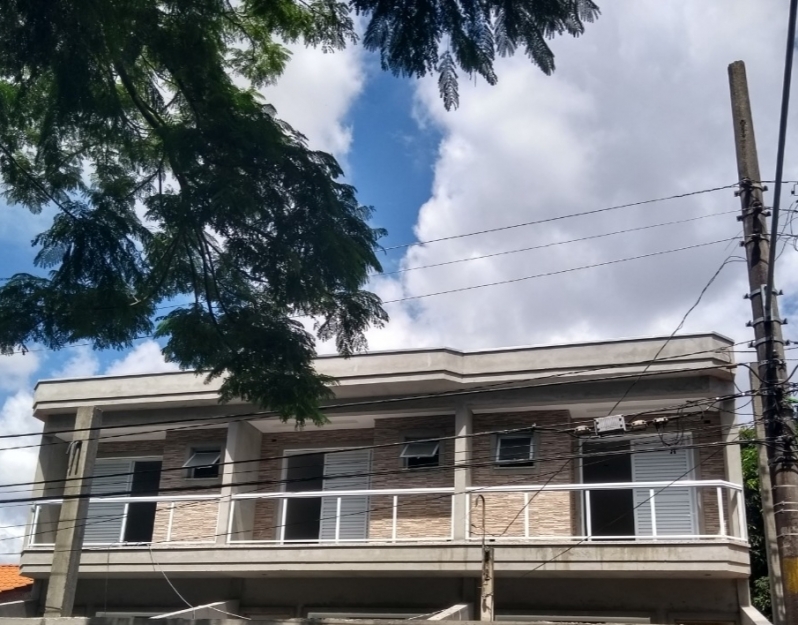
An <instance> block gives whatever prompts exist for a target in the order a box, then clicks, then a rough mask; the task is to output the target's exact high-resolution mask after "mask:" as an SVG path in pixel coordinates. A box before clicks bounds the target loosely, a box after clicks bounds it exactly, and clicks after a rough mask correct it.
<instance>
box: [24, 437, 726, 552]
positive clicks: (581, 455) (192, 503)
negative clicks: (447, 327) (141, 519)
mask: <svg viewBox="0 0 798 625" xmlns="http://www.w3.org/2000/svg"><path fill="white" fill-rule="evenodd" d="M728 427H736V426H734V425H732V426H723V429H727V428H728ZM701 429H703V428H696V430H701ZM648 437H649V438H650V439H651V444H656V442H657V441H656V440H655V439H654V438H653V435H649V436H648ZM641 440H643V439H641ZM719 444H721V445H726V444H728V443H723V442H721V441H716V442H709V443H703V444H694V445H690V446H685V448H687V447H689V448H702V447H707V446H710V447H711V446H717V445H719ZM731 444H738V443H737V442H734V443H731ZM662 450H663V449H662V448H654V449H649V450H641V451H638V452H637V453H646V452H656V451H662ZM617 453H619V452H604V453H593V454H583V453H577V454H573V455H572V456H571V458H574V459H575V458H584V457H598V456H607V455H617ZM620 453H625V452H620ZM554 458H559V459H562V455H558V456H553V457H551V458H544V459H541V460H540V461H541V462H542V461H546V460H549V459H554ZM483 464H490V465H493V466H495V464H494V462H493V460H491V461H490V462H488V463H483ZM452 466H455V465H452ZM457 466H460V467H461V468H462V467H463V465H457ZM473 466H477V465H473ZM371 473H373V472H369V474H371ZM364 475H366V474H364ZM538 477H540V476H538ZM528 478H529V476H527V475H525V476H523V477H522V478H521V481H524V480H527V479H528ZM299 481H302V480H299ZM217 490H218V489H217ZM252 492H264V491H263V490H256V491H252ZM444 496H449V494H446V495H444ZM231 497H232V494H231V495H230V496H228V497H220V498H218V501H221V500H223V499H228V498H231ZM51 501H52V500H51ZM206 503H207V500H204V501H200V502H197V501H191V502H186V503H183V504H181V505H180V506H179V507H181V508H185V507H191V506H196V505H202V504H206ZM120 519H121V516H120ZM105 521H107V519H102V520H100V521H97V522H105ZM9 527H13V526H9ZM17 527H23V526H17ZM219 535H225V533H223V534H219ZM13 538H14V537H9V539H13Z"/></svg>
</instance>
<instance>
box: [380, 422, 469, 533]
mask: <svg viewBox="0 0 798 625" xmlns="http://www.w3.org/2000/svg"><path fill="white" fill-rule="evenodd" d="M408 436H410V437H416V436H424V437H426V436H430V437H435V436H441V437H451V436H454V417H453V416H430V417H397V418H388V419H378V420H377V421H376V424H375V427H374V444H375V445H390V446H386V447H378V448H376V449H375V450H374V455H373V458H372V470H373V471H374V473H375V475H374V477H373V479H372V488H451V487H452V486H453V485H454V470H453V468H452V465H453V463H454V441H453V440H451V439H449V440H442V441H441V443H440V451H439V466H437V467H424V468H421V467H419V468H414V469H408V468H406V467H405V464H404V460H403V459H402V458H401V453H402V449H403V445H401V444H400V443H403V442H404V441H405V440H406V439H407V437H408ZM397 503H398V509H397V523H396V525H397V531H396V534H397V538H399V539H402V538H405V539H406V538H448V537H449V536H450V535H451V526H452V498H451V496H450V495H448V494H446V495H444V494H431V495H403V496H400V497H399V499H398V502H397ZM392 515H393V507H392V505H391V504H388V505H382V506H379V507H378V506H376V505H374V506H372V511H371V516H370V532H373V534H374V535H375V536H380V537H382V536H383V535H384V534H385V533H386V527H387V528H388V529H387V532H388V533H390V526H391V522H392Z"/></svg>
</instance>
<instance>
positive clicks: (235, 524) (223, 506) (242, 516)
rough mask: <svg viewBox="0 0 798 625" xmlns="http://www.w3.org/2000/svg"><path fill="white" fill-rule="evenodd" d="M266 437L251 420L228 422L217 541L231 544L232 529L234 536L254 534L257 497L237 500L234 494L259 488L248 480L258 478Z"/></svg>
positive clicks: (252, 480) (236, 538)
mask: <svg viewBox="0 0 798 625" xmlns="http://www.w3.org/2000/svg"><path fill="white" fill-rule="evenodd" d="M262 438H263V437H262V435H261V432H260V430H258V429H257V428H256V427H254V426H253V425H252V424H250V423H248V422H247V421H236V422H234V423H230V424H229V425H228V426H227V443H226V444H225V448H224V467H223V468H222V499H221V502H220V503H219V521H218V524H217V527H216V544H217V545H226V544H227V532H228V529H229V530H231V534H230V538H231V540H246V539H248V538H251V537H252V530H253V527H254V523H255V500H253V499H249V500H244V501H237V502H235V503H233V500H232V499H231V497H232V496H233V495H234V494H236V493H245V492H248V491H253V490H257V489H258V486H257V485H253V484H250V485H248V486H247V485H246V484H247V483H249V482H256V481H257V480H258V476H259V470H260V457H261V440H262ZM242 484H244V485H243V486H242ZM231 516H232V521H231Z"/></svg>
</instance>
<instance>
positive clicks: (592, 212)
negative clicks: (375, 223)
mask: <svg viewBox="0 0 798 625" xmlns="http://www.w3.org/2000/svg"><path fill="white" fill-rule="evenodd" d="M736 186H737V183H736V182H735V183H734V184H728V185H724V186H722V187H713V188H710V189H701V190H699V191H689V192H687V193H679V194H677V195H670V196H667V197H660V198H655V199H651V200H643V201H640V202H631V203H629V204H619V205H617V206H607V207H605V208H596V209H593V210H589V211H584V212H581V213H570V214H568V215H558V216H557V217H547V218H545V219H536V220H534V221H525V222H523V223H520V224H513V225H510V226H499V227H497V228H487V229H485V230H477V231H476V232H467V233H464V234H453V235H449V236H446V237H440V238H437V239H429V240H427V241H414V242H412V243H402V244H401V245H392V246H391V247H386V248H383V249H384V250H385V251H386V252H390V251H392V250H398V249H404V248H407V247H412V246H414V245H429V244H430V243H440V242H441V241H451V240H452V239H462V238H465V237H473V236H476V235H479V234H487V233H489V232H501V231H503V230H512V229H513V228H523V227H526V226H536V225H538V224H545V223H550V222H552V221H560V220H563V219H572V218H574V217H584V216H585V215H596V214H598V213H606V212H608V211H615V210H619V209H622V208H633V207H636V206H645V205H646V204H654V203H656V202H665V201H668V200H678V199H681V198H686V197H691V196H694V195H702V194H704V193H714V192H715V191H723V190H726V189H733V188H735V187H736Z"/></svg>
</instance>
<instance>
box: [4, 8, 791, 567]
mask: <svg viewBox="0 0 798 625" xmlns="http://www.w3.org/2000/svg"><path fill="white" fill-rule="evenodd" d="M598 4H599V5H600V7H601V8H602V15H601V17H600V19H599V20H598V21H597V22H596V23H595V24H592V25H591V24H589V25H588V26H587V31H586V33H585V34H584V36H582V37H580V38H577V39H573V38H570V37H566V38H558V39H555V40H553V41H552V42H551V46H552V48H553V50H554V52H555V55H556V65H557V69H556V71H555V73H554V74H553V75H552V76H545V75H544V74H543V73H541V72H540V71H539V70H538V69H537V68H535V67H534V66H533V65H532V64H531V63H530V62H529V60H528V59H527V58H526V57H525V56H523V54H518V55H516V56H514V57H511V58H506V59H501V60H499V62H498V63H497V66H496V70H497V74H498V76H499V83H498V84H497V85H496V86H493V87H491V86H489V85H487V84H486V83H485V82H484V81H482V80H481V79H477V80H473V79H469V78H468V77H467V76H461V77H460V78H461V82H460V108H459V109H458V110H456V111H449V112H447V111H445V109H444V107H443V104H442V102H441V100H440V98H439V97H438V92H437V83H436V80H435V77H427V78H424V79H421V80H408V79H400V78H396V77H393V76H392V75H390V74H387V73H384V72H382V71H381V70H380V67H379V60H378V58H376V57H375V56H374V55H372V54H370V53H367V52H365V51H364V50H363V49H362V48H360V47H357V46H355V47H350V48H348V49H346V50H345V51H343V52H338V53H334V54H325V53H323V52H322V51H320V50H314V49H306V48H302V47H295V48H294V49H293V58H292V60H291V62H290V63H289V65H288V68H287V71H286V72H285V74H284V76H282V78H281V79H280V80H279V81H278V82H277V84H276V85H274V86H272V87H270V88H268V90H267V92H266V97H267V99H268V100H269V101H270V102H271V103H272V104H274V106H275V107H276V109H277V113H278V116H280V117H281V118H282V119H284V120H285V121H287V122H289V123H290V124H291V125H293V126H294V127H295V128H297V129H298V130H300V131H302V132H303V133H304V134H305V135H306V136H307V137H308V139H309V141H310V144H311V145H312V146H313V147H316V148H318V149H322V150H326V151H329V152H332V153H333V154H335V155H336V157H337V158H338V159H339V160H340V162H341V163H342V164H343V166H344V169H345V171H346V175H347V179H348V180H349V181H350V182H351V183H352V184H354V185H355V186H356V187H357V188H358V191H359V197H360V200H361V202H362V203H364V204H369V205H372V206H374V208H375V215H374V218H373V223H374V225H375V226H377V227H384V228H386V229H387V230H388V235H387V237H386V238H385V239H383V241H382V244H383V246H384V247H385V248H386V251H385V252H384V253H382V256H381V260H382V262H383V266H384V270H385V273H384V274H383V275H382V276H378V277H375V278H374V279H373V281H372V284H371V288H372V289H373V290H375V292H377V293H378V294H379V295H380V296H381V297H382V298H383V300H384V301H386V302H390V301H392V300H401V301H398V302H394V303H387V304H386V310H387V311H388V313H389V314H390V316H391V322H390V323H389V324H388V325H387V327H385V328H384V329H381V330H372V331H370V332H369V334H368V339H369V347H370V349H371V350H384V349H394V348H407V347H429V346H441V345H445V346H449V347H454V348H459V349H480V348H491V347H504V346H511V345H531V344H551V343H562V342H573V341H587V340H605V339H617V338H628V337H636V336H646V335H653V334H660V335H668V334H670V333H671V332H673V331H674V329H675V328H676V327H677V325H678V324H679V322H680V320H681V319H682V317H683V316H684V315H685V313H686V312H687V311H688V310H689V309H690V307H691V306H692V305H693V304H694V303H695V302H696V300H697V298H698V297H699V294H700V292H701V291H702V289H703V288H704V287H705V286H706V284H707V282H708V281H709V279H710V278H711V277H712V276H713V274H714V273H715V272H716V271H717V270H718V268H719V267H720V266H721V264H722V263H723V261H724V260H725V259H727V258H729V257H732V260H733V261H734V262H730V263H728V264H726V266H725V267H724V268H723V270H722V271H721V272H720V274H719V275H718V277H717V279H716V280H715V281H714V282H713V283H712V285H711V286H710V287H709V289H708V290H707V291H706V293H705V294H704V296H703V298H702V299H701V301H700V304H699V305H698V306H697V307H696V308H695V310H694V311H693V312H692V313H691V314H690V315H689V317H688V318H687V320H686V322H685V324H684V327H683V330H682V331H683V332H704V331H716V332H720V333H722V334H725V335H727V336H729V337H731V338H732V339H734V340H735V341H744V340H747V339H749V338H751V336H752V333H751V330H750V329H749V328H746V326H745V324H746V321H747V320H748V319H749V318H750V310H749V307H748V302H746V301H745V300H744V299H743V294H744V293H745V292H746V291H747V288H746V274H745V265H744V264H743V263H742V262H738V259H739V258H741V257H740V254H741V253H742V249H741V248H740V247H739V244H738V242H737V240H730V239H732V238H734V237H738V236H739V233H740V224H739V223H738V222H737V220H736V215H735V211H736V210H738V209H739V200H738V199H737V198H735V196H734V193H733V190H732V189H725V190H721V191H715V192H707V193H700V194H695V195H690V196H688V197H685V198H682V199H675V200H669V201H661V202H653V203H647V204H642V205H639V206H636V207H629V208H619V209H615V210H607V211H604V212H600V213H595V214H593V215H590V216H582V217H573V218H571V217H564V216H567V215H570V214H573V213H581V212H586V211H592V210H596V209H601V208H608V207H613V206H617V205H621V204H627V203H635V202H641V201H645V200H651V199H656V198H664V197H668V196H672V195H679V194H686V193H692V192H696V191H703V190H706V189H712V188H716V187H724V186H727V185H731V184H733V183H735V182H736V181H737V180H736V178H737V173H736V172H737V169H736V165H735V160H734V138H733V129H732V124H731V113H730V103H729V90H728V78H727V66H728V64H729V63H730V62H732V61H735V60H738V59H739V60H744V61H745V63H746V66H747V70H748V79H749V86H750V90H751V100H752V107H753V114H754V122H755V130H756V135H757V142H758V147H759V155H760V164H761V169H762V172H763V177H764V178H766V179H772V178H773V176H774V170H775V155H776V138H777V130H778V128H777V125H778V116H779V103H780V94H781V79H782V71H783V69H782V68H783V57H784V46H785V37H786V21H787V3H786V2H779V1H777V0H759V1H757V2H751V1H750V0H749V1H744V0H702V1H701V2H688V1H686V0H683V1H676V2H667V3H663V2H658V1H654V0H612V2H607V1H606V0H598ZM793 110H798V103H796V105H795V106H794V107H793ZM796 117H797V114H795V113H794V114H792V115H791V117H790V128H791V132H790V133H789V134H788V140H787V153H786V154H787V158H786V165H785V179H787V180H798V159H796V156H798V146H796V142H795V141H794V138H795V137H796V134H797V133H798V125H796V124H798V119H797V118H796ZM771 186H772V185H771ZM791 191H792V185H786V186H785V187H784V194H783V205H782V207H783V208H788V207H789V206H790V204H791V203H792V202H793V200H794V199H795V198H794V197H793V195H792V194H791ZM771 198H772V193H769V194H768V195H767V198H766V202H768V201H770V199H771ZM0 211H1V212H0V268H2V270H1V271H2V275H3V276H6V275H10V274H11V273H14V272H16V271H26V270H29V269H30V268H31V261H32V258H33V255H34V253H35V250H34V249H33V248H31V246H30V240H31V239H32V238H33V236H34V235H35V234H36V233H38V232H40V231H41V230H43V229H45V228H46V227H47V225H48V220H49V219H50V218H51V217H52V214H51V213H47V211H45V212H44V213H43V214H41V215H31V214H29V213H27V212H25V210H24V209H22V208H20V207H14V206H4V205H1V204H0ZM787 215H789V213H787ZM557 217H562V218H561V219H557V220H554V221H548V222H546V223H541V224H538V225H532V226H525V227H515V228H509V229H503V230H499V231H495V232H490V233H486V234H481V235H473V236H464V237H458V238H454V239H448V240H445V241H440V242H437V243H428V244H424V245H420V244H418V242H419V241H430V240H433V239H440V238H445V237H452V236H456V235H463V234H468V233H473V232H479V231H483V230H489V229H496V228H502V227H505V226H514V225H517V224H522V223H526V222H530V221H540V220H547V219H551V218H557ZM685 220H690V221H685ZM666 222H681V223H672V224H670V225H659V224H663V223H666ZM627 230H634V231H633V232H619V231H627ZM787 231H789V226H787ZM598 235H606V236H598ZM586 237H591V238H589V239H588V240H581V241H577V242H572V243H563V242H568V241H571V240H573V239H585V238H586ZM414 243H415V244H414ZM552 244H556V245H552ZM542 245H547V247H545V248H542V247H540V246H542ZM534 247H537V248H538V249H532V250H527V251H516V250H522V249H526V248H534ZM681 248H690V249H684V250H681ZM671 250H681V251H671ZM502 252H514V253H503V254H500V255H495V254H498V253H502ZM659 252H665V253H661V254H659ZM655 253H658V254H656V255H652V256H648V257H647V258H640V259H636V260H628V261H626V260H623V259H627V258H631V257H638V256H647V255H650V254H655ZM491 255H492V256H491ZM486 256H489V257H486ZM451 261H458V262H451ZM614 261H621V262H614ZM440 263H448V264H445V265H441V266H436V267H429V265H439V264H440ZM603 263H606V264H603ZM596 264H603V265H602V266H598V267H593V268H588V269H575V268H579V267H582V266H585V265H596ZM571 269H574V270H573V271H569V270H571ZM777 272H778V273H777V276H778V280H777V286H778V287H779V288H781V289H783V290H784V292H785V296H784V297H783V298H782V301H781V306H782V313H786V315H787V316H790V315H791V314H792V312H793V311H794V310H795V309H796V306H798V299H796V294H798V252H796V251H795V250H794V249H793V248H792V246H791V245H786V246H785V247H784V251H783V253H782V254H781V255H780V257H779V264H778V270H777ZM540 274H553V275H549V276H541V275H540ZM504 281H512V282H511V283H509V284H502V285H496V286H481V285H486V284H492V283H496V282H504ZM470 287H478V288H470ZM458 289H467V290H458ZM452 290H455V292H451V293H448V294H442V295H431V294H435V293H439V292H441V291H452ZM793 322H794V323H798V320H795V319H794V318H793ZM792 327H793V326H790V325H788V326H786V328H785V330H786V334H787V336H788V337H790V336H792V337H793V338H795V337H796V335H795V334H793V331H792V330H791V328H792ZM743 349H744V347H743ZM319 351H321V352H329V351H330V346H329V345H319ZM738 360H741V361H749V360H752V356H751V355H750V354H745V353H741V354H739V355H738ZM793 364H794V363H793ZM170 369H173V366H172V365H170V364H167V363H165V362H164V361H163V358H162V357H161V354H160V349H159V346H158V345H157V344H156V343H155V342H153V341H151V340H144V341H140V342H139V343H138V344H137V345H136V346H135V347H133V348H132V349H130V350H127V351H124V352H103V353H96V352H92V351H91V350H90V349H88V348H87V347H75V348H70V349H65V350H63V351H61V352H58V353H55V352H49V351H45V350H39V351H37V350H36V348H35V346H34V349H33V350H31V352H29V353H27V354H25V355H21V354H15V355H13V356H10V357H0V431H1V432H2V433H19V432H32V431H36V430H37V429H40V424H39V423H38V422H37V421H36V420H35V419H33V418H32V417H31V402H32V393H33V387H34V385H35V383H36V381H37V380H38V379H44V378H54V377H80V376H89V375H97V374H103V375H118V374H126V373H139V372H156V371H166V370H170ZM30 442H33V443H35V438H30V439H17V440H14V445H24V444H25V443H30ZM36 453H37V452H36V450H35V448H30V449H16V450H6V451H1V450H0V484H3V483H9V482H11V481H20V479H21V478H22V479H28V478H29V479H33V471H34V467H35V462H36ZM25 514H26V513H25V512H24V511H23V510H21V509H19V508H15V509H3V508H0V554H5V556H0V557H5V558H6V559H12V560H13V558H14V554H15V553H17V552H18V550H19V547H20V542H19V539H18V538H17V537H18V536H19V534H20V529H19V527H18V525H19V524H20V523H24V520H25Z"/></svg>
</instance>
